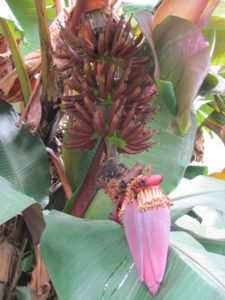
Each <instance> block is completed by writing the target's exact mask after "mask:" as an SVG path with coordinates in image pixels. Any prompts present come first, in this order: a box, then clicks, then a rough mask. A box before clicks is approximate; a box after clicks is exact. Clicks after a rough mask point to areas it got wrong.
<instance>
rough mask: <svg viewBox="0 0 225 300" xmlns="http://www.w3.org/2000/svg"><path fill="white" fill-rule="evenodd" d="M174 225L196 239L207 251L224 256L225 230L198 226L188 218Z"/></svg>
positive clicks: (179, 220)
mask: <svg viewBox="0 0 225 300" xmlns="http://www.w3.org/2000/svg"><path fill="white" fill-rule="evenodd" d="M176 224H177V225H178V226H180V227H181V228H182V229H183V230H185V231H186V232H188V233H189V234H191V235H192V236H193V237H194V238H195V239H197V240H198V241H199V242H200V243H201V244H202V245H203V246H204V247H205V248H206V249H207V250H208V251H210V252H214V253H218V254H222V255H225V229H217V228H214V227H213V226H206V225H202V224H199V223H198V222H197V221H196V220H195V221H193V218H191V217H189V216H184V217H182V218H180V219H178V220H177V222H176Z"/></svg>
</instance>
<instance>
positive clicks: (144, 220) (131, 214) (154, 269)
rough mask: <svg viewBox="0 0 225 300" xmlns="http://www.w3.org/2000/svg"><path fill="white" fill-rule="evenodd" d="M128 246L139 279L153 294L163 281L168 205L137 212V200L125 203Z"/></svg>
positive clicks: (168, 226)
mask: <svg viewBox="0 0 225 300" xmlns="http://www.w3.org/2000/svg"><path fill="white" fill-rule="evenodd" d="M122 221H123V225H124V229H125V234H126V238H127V241H128V245H129V248H130V251H131V254H132V256H133V259H134V262H135V265H136V268H137V272H138V275H139V278H140V280H141V281H142V282H145V284H146V285H147V287H148V289H149V290H150V292H151V293H152V294H153V295H155V294H156V293H157V291H158V289H159V286H160V283H161V282H162V280H163V277H164V273H165V269H166V261H167V253H168V244H169V234H170V213H169V209H168V207H167V206H166V205H165V207H157V208H154V209H148V210H145V211H141V210H139V209H138V205H137V201H134V202H133V203H132V204H127V206H126V208H125V211H124V213H123V215H122Z"/></svg>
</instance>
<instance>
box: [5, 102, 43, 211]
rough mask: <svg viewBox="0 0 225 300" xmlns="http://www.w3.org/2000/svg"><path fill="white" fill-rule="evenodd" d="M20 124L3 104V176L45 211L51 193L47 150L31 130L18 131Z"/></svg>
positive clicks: (8, 106)
mask: <svg viewBox="0 0 225 300" xmlns="http://www.w3.org/2000/svg"><path fill="white" fill-rule="evenodd" d="M17 121H18V115H17V114H16V113H15V111H14V110H13V109H12V106H11V105H9V104H7V103H5V102H3V101H2V100H0V166H1V167H0V176H2V177H4V178H5V179H7V180H8V181H9V182H10V183H11V184H12V185H13V187H14V188H15V189H16V190H18V191H21V192H22V193H24V194H26V195H27V196H30V197H32V198H33V199H35V200H36V201H38V202H39V203H40V204H41V205H42V206H43V207H44V206H46V205H47V203H48V193H49V171H48V160H47V154H46V151H45V147H44V145H43V143H42V142H41V141H40V139H39V138H38V137H35V136H33V135H32V134H31V133H30V132H29V131H28V130H25V129H23V128H17V127H16V125H15V123H16V122H17Z"/></svg>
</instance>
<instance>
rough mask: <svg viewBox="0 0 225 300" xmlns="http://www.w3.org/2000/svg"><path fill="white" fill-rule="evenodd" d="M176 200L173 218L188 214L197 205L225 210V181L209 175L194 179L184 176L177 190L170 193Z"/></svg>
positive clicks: (172, 212)
mask: <svg viewBox="0 0 225 300" xmlns="http://www.w3.org/2000/svg"><path fill="white" fill-rule="evenodd" d="M170 197H171V199H172V200H173V201H174V206H173V207H172V209H171V215H172V219H173V220H177V219H178V218H179V217H180V216H182V215H183V214H186V213H187V212H188V211H189V210H191V209H192V208H193V207H194V206H195V205H205V206H209V207H212V208H214V209H218V210H221V211H223V212H225V182H224V181H223V180H218V179H215V178H211V177H207V176H198V177H195V178H194V179H192V180H188V179H185V178H183V179H182V181H181V183H180V185H179V186H178V188H177V189H176V190H174V191H173V192H172V193H171V194H170Z"/></svg>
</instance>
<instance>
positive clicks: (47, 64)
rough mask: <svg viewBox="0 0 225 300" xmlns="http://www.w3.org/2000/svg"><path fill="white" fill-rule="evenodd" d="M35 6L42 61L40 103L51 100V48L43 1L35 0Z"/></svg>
mask: <svg viewBox="0 0 225 300" xmlns="http://www.w3.org/2000/svg"><path fill="white" fill-rule="evenodd" d="M35 6H36V11H37V21H38V28H39V36H40V46H41V61H42V64H41V65H42V95H41V101H42V102H44V101H45V100H46V99H47V100H48V101H51V100H52V95H51V89H50V84H51V82H50V80H51V76H49V73H50V72H52V70H53V60H52V47H51V41H50V34H49V29H48V17H47V11H46V3H45V0H35Z"/></svg>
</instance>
